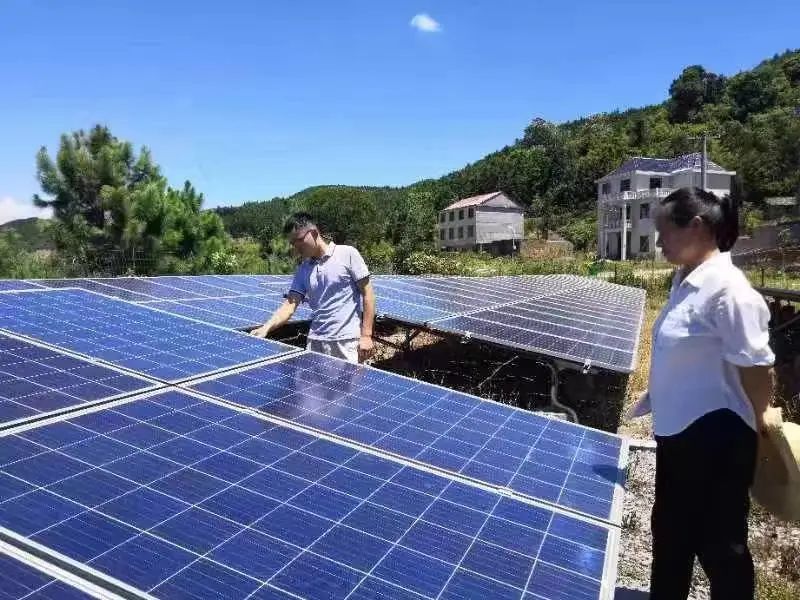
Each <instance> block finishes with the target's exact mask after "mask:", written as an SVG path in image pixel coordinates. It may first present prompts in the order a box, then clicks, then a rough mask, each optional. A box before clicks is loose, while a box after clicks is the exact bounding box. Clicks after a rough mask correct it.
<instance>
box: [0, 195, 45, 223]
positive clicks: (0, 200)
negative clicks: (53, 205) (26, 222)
mask: <svg viewBox="0 0 800 600" xmlns="http://www.w3.org/2000/svg"><path fill="white" fill-rule="evenodd" d="M52 215H53V211H52V210H51V209H49V208H38V207H37V206H34V204H33V201H32V200H15V199H14V198H12V197H11V196H3V197H0V225H2V224H3V223H8V222H9V221H14V220H16V219H27V218H28V217H39V218H41V219H49V218H50V217H51V216H52Z"/></svg>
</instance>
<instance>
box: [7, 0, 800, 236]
mask: <svg viewBox="0 0 800 600" xmlns="http://www.w3.org/2000/svg"><path fill="white" fill-rule="evenodd" d="M699 7H701V9H700V10H698V8H699ZM420 14H424V15H428V16H429V18H430V19H432V20H433V21H434V22H435V23H432V22H430V21H426V20H425V19H417V20H416V21H414V22H415V23H416V24H417V25H420V24H421V25H422V27H419V26H418V27H415V26H414V25H412V19H413V18H414V16H415V15H420ZM798 22H800V3H799V2H798V1H797V0H774V1H771V0H766V1H764V2H752V1H748V2H743V1H739V0H728V1H722V0H706V1H705V2H703V3H701V4H699V5H697V4H692V3H687V2H675V1H671V2H668V1H665V0H655V1H653V0H651V1H648V2H641V1H639V2H633V1H624V2H619V1H613V0H608V1H606V0H594V1H592V2H584V1H582V0H581V1H573V2H570V1H565V0H559V1H550V0H547V1H533V0H517V1H514V2H511V1H505V0H491V1H490V0H474V1H470V2H466V1H464V0H447V1H434V0H425V1H422V0H418V1H415V2H409V1H406V0H391V1H388V0H373V1H372V2H366V1H349V0H337V1H336V2H331V1H321V0H318V1H297V2H279V1H269V2H268V1H255V0H253V1H249V0H248V1H243V0H229V1H228V2H219V1H214V2H208V1H205V0H194V1H192V2H188V1H183V0H170V1H168V2H164V1H163V0H162V1H159V2H155V1H150V0H139V1H137V2H132V1H127V0H125V1H123V0H120V1H119V2H107V1H98V0H81V1H80V2H44V1H40V2H32V1H30V0H0V132H1V135H0V222H3V221H6V220H9V218H15V217H18V216H23V215H28V214H32V209H31V208H30V197H31V195H32V194H33V193H35V192H37V191H38V185H37V182H36V180H35V164H34V156H35V153H36V151H37V149H38V148H39V147H40V146H42V145H45V146H47V148H48V149H49V150H50V151H51V153H53V152H54V151H55V149H56V148H57V144H58V137H59V135H60V134H61V133H62V132H66V131H72V130H75V129H79V128H89V127H91V126H92V125H93V124H95V123H98V122H99V123H104V124H106V125H108V126H110V127H111V129H112V131H113V132H114V133H115V134H116V135H117V136H119V137H122V138H125V139H128V140H131V141H132V142H133V143H134V144H135V145H136V146H140V145H143V144H144V145H147V146H149V147H150V148H151V150H152V151H153V154H154V157H155V159H156V160H157V161H158V162H159V163H160V164H161V165H162V167H163V169H164V172H165V173H166V175H167V177H168V178H169V180H170V183H171V184H172V185H174V186H179V185H181V183H182V182H183V180H185V179H190V180H191V181H192V182H193V183H194V184H195V186H196V187H197V188H198V189H199V190H200V191H202V192H204V193H205V195H206V198H207V206H217V205H228V204H240V203H242V202H245V201H248V200H261V199H267V198H271V197H273V196H278V195H289V194H292V193H294V192H297V191H299V190H301V189H302V188H304V187H307V186H309V185H317V184H336V183H338V184H365V185H403V184H408V183H411V182H413V181H416V180H418V179H421V178H427V177H438V176H440V175H443V174H445V173H447V172H449V171H451V170H453V169H457V168H460V167H462V166H464V165H465V164H466V163H468V162H472V161H475V160H477V159H479V158H481V157H482V156H483V155H485V154H486V153H488V152H491V151H493V150H496V149H498V148H501V147H502V146H503V145H505V144H508V143H511V142H513V141H514V139H515V138H517V137H519V136H521V134H522V131H523V129H524V128H525V126H526V124H527V123H528V122H530V120H531V119H532V118H534V117H537V116H541V117H544V118H546V119H549V120H553V121H564V120H569V119H573V118H577V117H580V116H585V115H588V114H591V113H595V112H600V111H610V110H614V109H617V108H627V107H632V106H640V105H644V104H649V103H654V102H660V101H662V100H663V99H664V98H665V96H666V94H667V89H668V87H669V84H670V82H671V81H672V80H673V79H674V78H675V76H676V75H677V74H678V73H679V72H680V70H681V69H682V68H683V67H684V66H686V65H689V64H697V63H699V64H702V65H704V66H705V67H706V68H708V69H711V70H714V71H716V72H720V73H724V74H727V75H731V74H733V73H736V72H737V71H740V70H742V69H746V68H750V67H752V66H754V65H755V64H757V63H758V62H759V61H760V60H762V59H764V58H767V57H769V56H772V55H773V54H774V53H776V52H780V51H783V50H784V49H787V48H791V47H797V46H800V37H798V35H797V23H798ZM436 24H438V28H437V27H436ZM425 25H428V26H427V27H425Z"/></svg>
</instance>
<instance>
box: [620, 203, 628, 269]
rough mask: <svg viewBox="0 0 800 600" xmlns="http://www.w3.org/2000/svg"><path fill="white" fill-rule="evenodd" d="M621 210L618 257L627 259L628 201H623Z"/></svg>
mask: <svg viewBox="0 0 800 600" xmlns="http://www.w3.org/2000/svg"><path fill="white" fill-rule="evenodd" d="M620 210H621V211H622V235H621V236H620V241H619V244H620V259H621V260H627V259H628V203H627V202H623V203H622V207H621V209H620Z"/></svg>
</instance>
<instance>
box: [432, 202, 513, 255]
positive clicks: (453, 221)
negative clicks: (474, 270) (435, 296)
mask: <svg viewBox="0 0 800 600" xmlns="http://www.w3.org/2000/svg"><path fill="white" fill-rule="evenodd" d="M524 215H525V207H524V206H522V205H521V204H519V203H518V202H516V201H514V200H512V199H511V198H509V197H508V196H506V195H505V194H504V193H503V192H492V193H491V194H483V195H481V196H472V197H471V198H464V199H462V200H459V201H458V202H454V203H453V204H451V205H450V206H448V207H447V208H445V209H444V210H442V211H440V212H439V222H438V223H437V228H438V240H439V248H440V249H442V250H472V249H476V248H477V249H480V250H488V251H491V252H494V253H498V254H509V253H513V252H514V251H516V250H519V246H520V242H521V240H522V238H523V237H524V233H525V216H524Z"/></svg>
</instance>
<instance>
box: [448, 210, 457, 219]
mask: <svg viewBox="0 0 800 600" xmlns="http://www.w3.org/2000/svg"><path fill="white" fill-rule="evenodd" d="M449 214H450V218H449V220H450V221H452V220H453V219H455V218H456V212H455V211H454V210H451V211H450V213H449Z"/></svg>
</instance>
